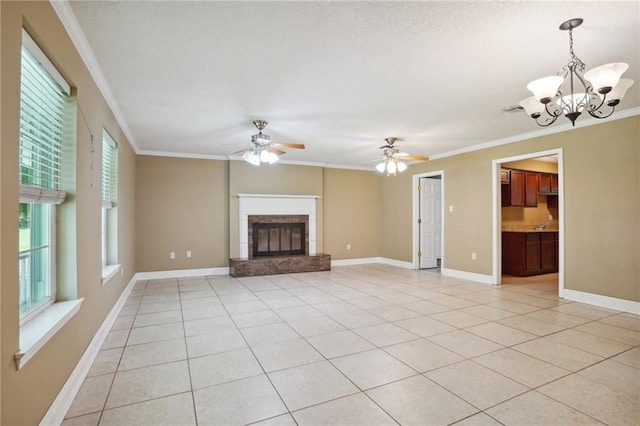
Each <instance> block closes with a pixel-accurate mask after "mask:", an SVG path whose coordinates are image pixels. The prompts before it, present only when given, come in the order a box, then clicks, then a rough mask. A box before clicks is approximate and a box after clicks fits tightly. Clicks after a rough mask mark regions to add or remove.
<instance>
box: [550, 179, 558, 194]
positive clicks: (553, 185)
mask: <svg viewBox="0 0 640 426" xmlns="http://www.w3.org/2000/svg"><path fill="white" fill-rule="evenodd" d="M551 193H552V194H557V193H558V175H555V174H553V175H551Z"/></svg>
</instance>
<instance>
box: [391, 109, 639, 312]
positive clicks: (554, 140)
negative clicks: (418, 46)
mask: <svg viewBox="0 0 640 426" xmlns="http://www.w3.org/2000/svg"><path fill="white" fill-rule="evenodd" d="M584 119H585V120H588V119H589V118H586V117H585V118H584ZM639 140H640V117H638V116H634V117H631V118H625V119H620V120H615V121H610V122H605V123H601V124H597V125H594V126H589V127H585V128H581V129H575V130H570V131H565V132H561V133H556V134H553V135H548V136H543V137H539V138H534V139H529V140H525V141H521V142H516V143H511V144H508V145H502V146H498V147H495V148H490V149H485V150H482V151H475V152H470V153H466V154H461V155H457V156H453V157H448V158H443V159H440V160H434V161H430V162H428V163H425V164H420V165H415V166H412V167H410V168H409V173H411V174H416V173H423V172H427V171H435V170H444V172H445V177H444V183H443V184H444V204H445V206H449V205H453V206H454V211H453V212H451V213H450V212H449V211H448V209H445V211H446V213H445V225H444V232H445V252H444V259H443V264H444V266H445V267H446V268H451V269H456V270H461V271H468V272H474V273H478V274H484V275H491V273H492V268H491V266H492V260H491V257H492V251H491V250H492V241H493V231H492V208H493V205H492V166H491V164H492V160H494V159H499V158H507V157H511V156H516V155H521V154H526V153H533V152H540V151H544V150H549V149H555V148H562V149H563V153H564V188H560V191H562V192H564V199H565V209H564V210H565V211H564V213H563V212H560V213H561V214H564V218H565V228H566V229H565V244H566V247H565V253H564V256H565V288H567V289H572V290H578V291H583V292H588V293H594V294H599V295H605V296H610V297H616V298H621V299H627V300H633V301H640V286H639V285H638V283H639V282H640V264H639V263H638V259H639V258H640V173H639V170H640V144H639V143H638V141H639ZM382 188H383V195H382V202H383V217H382V227H383V240H382V244H383V256H385V257H390V258H394V259H400V260H404V261H411V260H412V255H411V242H412V238H413V236H412V229H411V221H410V219H411V209H412V201H411V178H410V177H409V176H408V174H407V175H405V176H402V177H400V178H399V177H398V176H396V177H393V178H390V179H388V180H385V181H384V183H383V186H382ZM392 205H393V206H392ZM394 211H396V212H397V214H395V215H394V214H393V212H394ZM390 228H392V229H394V230H395V231H394V232H390V231H389V229H390ZM472 252H476V253H478V260H476V261H472V260H471V253H472Z"/></svg>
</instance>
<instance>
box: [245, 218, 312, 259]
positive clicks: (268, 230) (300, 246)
mask: <svg viewBox="0 0 640 426" xmlns="http://www.w3.org/2000/svg"><path fill="white" fill-rule="evenodd" d="M304 228H305V227H304V223H254V224H253V257H259V256H284V255H293V254H305V253H304V249H305V229H304Z"/></svg>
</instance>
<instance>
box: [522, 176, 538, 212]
mask: <svg viewBox="0 0 640 426" xmlns="http://www.w3.org/2000/svg"><path fill="white" fill-rule="evenodd" d="M538 174H539V173H537V172H524V206H525V207H538Z"/></svg>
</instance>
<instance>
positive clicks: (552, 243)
mask: <svg viewBox="0 0 640 426" xmlns="http://www.w3.org/2000/svg"><path fill="white" fill-rule="evenodd" d="M557 271H558V232H553V231H552V232H546V231H545V232H502V273H503V274H507V275H515V276H519V277H523V276H528V275H538V274H547V273H550V272H557Z"/></svg>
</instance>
